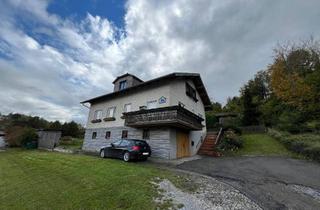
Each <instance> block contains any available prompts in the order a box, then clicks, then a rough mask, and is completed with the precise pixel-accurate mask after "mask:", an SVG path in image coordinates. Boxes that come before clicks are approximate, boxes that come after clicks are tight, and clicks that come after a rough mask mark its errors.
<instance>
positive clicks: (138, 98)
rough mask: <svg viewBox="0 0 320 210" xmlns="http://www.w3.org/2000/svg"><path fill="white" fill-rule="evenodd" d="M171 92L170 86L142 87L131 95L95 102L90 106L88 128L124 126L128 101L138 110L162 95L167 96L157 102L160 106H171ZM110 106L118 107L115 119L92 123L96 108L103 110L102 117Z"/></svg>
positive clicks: (132, 107) (133, 109)
mask: <svg viewBox="0 0 320 210" xmlns="http://www.w3.org/2000/svg"><path fill="white" fill-rule="evenodd" d="M169 94H170V86H169V85H166V86H161V87H153V88H148V89H141V91H139V92H137V93H133V94H130V95H125V96H121V97H117V98H115V99H113V100H109V101H105V102H102V103H97V104H93V105H91V107H90V111H89V117H88V121H87V126H86V128H104V127H117V126H124V119H121V116H122V113H123V109H124V105H125V104H127V103H131V111H138V110H139V107H140V106H146V105H147V102H148V101H153V100H157V101H158V100H159V98H160V97H161V96H164V97H166V98H167V101H166V103H163V104H159V103H158V104H157V105H158V107H166V106H169V104H170V102H169ZM109 107H116V112H115V118H116V120H115V121H107V122H105V121H103V120H102V122H100V123H91V120H92V119H93V117H94V112H95V111H96V110H102V117H103V118H104V117H106V115H107V110H108V108H109Z"/></svg>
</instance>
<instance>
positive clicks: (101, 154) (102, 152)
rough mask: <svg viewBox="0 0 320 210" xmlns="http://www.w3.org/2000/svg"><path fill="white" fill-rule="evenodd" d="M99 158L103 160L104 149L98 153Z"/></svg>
mask: <svg viewBox="0 0 320 210" xmlns="http://www.w3.org/2000/svg"><path fill="white" fill-rule="evenodd" d="M100 157H101V158H105V154H104V149H102V150H101V151H100Z"/></svg>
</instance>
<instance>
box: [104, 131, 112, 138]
mask: <svg viewBox="0 0 320 210" xmlns="http://www.w3.org/2000/svg"><path fill="white" fill-rule="evenodd" d="M110 136H111V131H107V132H106V136H105V138H106V139H110Z"/></svg>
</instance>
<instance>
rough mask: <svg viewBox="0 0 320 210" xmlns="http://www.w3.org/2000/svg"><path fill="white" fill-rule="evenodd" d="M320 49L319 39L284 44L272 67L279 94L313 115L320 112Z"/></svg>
mask: <svg viewBox="0 0 320 210" xmlns="http://www.w3.org/2000/svg"><path fill="white" fill-rule="evenodd" d="M319 52H320V47H319V43H318V42H314V41H312V40H311V41H309V42H304V43H302V44H300V45H293V46H290V47H288V46H285V47H284V46H282V47H279V48H278V49H277V50H276V56H275V61H274V63H273V64H272V65H270V66H269V69H268V71H269V73H270V77H271V88H272V90H273V93H274V94H275V96H276V97H278V98H279V99H281V100H282V101H283V102H284V103H286V104H287V105H288V106H291V107H293V108H296V109H297V110H299V111H300V112H303V113H304V114H305V115H308V116H309V117H311V118H312V117H314V118H319V116H320V53H319Z"/></svg>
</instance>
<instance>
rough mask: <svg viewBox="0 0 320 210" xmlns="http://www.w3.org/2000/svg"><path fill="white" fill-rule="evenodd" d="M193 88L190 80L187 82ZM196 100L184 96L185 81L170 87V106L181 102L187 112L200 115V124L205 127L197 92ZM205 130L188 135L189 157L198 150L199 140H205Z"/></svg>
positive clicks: (202, 106)
mask: <svg viewBox="0 0 320 210" xmlns="http://www.w3.org/2000/svg"><path fill="white" fill-rule="evenodd" d="M187 82H188V83H189V84H190V85H191V86H192V87H193V88H194V87H195V86H194V84H193V82H192V81H191V80H189V81H187ZM197 99H198V101H197V102H195V101H194V100H193V99H192V98H191V97H189V96H187V95H186V81H185V80H177V81H175V82H173V83H171V85H170V105H171V106H173V105H177V104H179V101H180V102H182V103H183V104H184V105H185V108H186V109H188V110H189V111H191V112H193V113H194V114H196V115H198V114H201V115H202V118H203V119H204V121H203V122H202V124H203V125H204V126H205V125H206V124H205V120H206V119H205V109H204V105H203V102H202V100H201V98H200V96H199V93H198V91H197ZM206 132H207V129H206V127H203V129H202V130H201V131H191V132H190V133H189V139H190V152H191V155H195V154H196V153H197V151H198V149H199V148H200V145H201V143H200V144H199V146H198V147H196V146H197V145H198V142H199V141H200V140H201V138H203V139H204V138H205V136H206ZM191 141H193V142H194V146H192V145H191Z"/></svg>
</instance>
